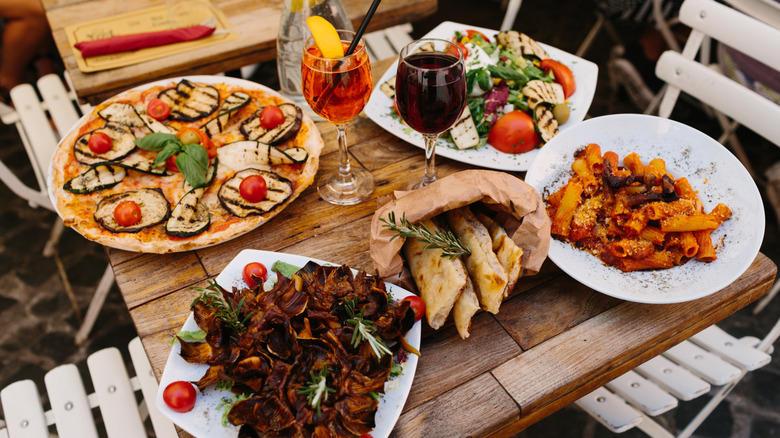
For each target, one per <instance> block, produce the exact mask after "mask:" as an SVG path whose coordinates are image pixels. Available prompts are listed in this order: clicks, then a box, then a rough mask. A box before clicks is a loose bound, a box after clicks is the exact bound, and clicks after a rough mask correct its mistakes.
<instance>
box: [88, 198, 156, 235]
mask: <svg viewBox="0 0 780 438" xmlns="http://www.w3.org/2000/svg"><path fill="white" fill-rule="evenodd" d="M124 201H133V202H135V203H136V204H138V206H140V207H141V220H140V222H138V223H136V224H135V225H131V226H129V227H123V226H121V225H119V224H118V223H117V221H116V219H114V208H116V206H117V205H119V203H121V202H124ZM170 214H171V205H170V204H169V203H168V200H167V199H165V196H164V195H163V193H162V190H160V189H140V190H137V191H132V192H123V193H117V194H115V195H111V196H108V197H105V198H103V199H102V200H100V202H99V203H98V205H97V208H96V209H95V213H94V214H93V217H94V218H95V221H96V222H98V223H99V224H100V225H101V226H102V227H103V228H105V229H107V230H108V231H111V232H113V233H137V232H138V231H141V230H142V229H144V228H146V227H150V226H152V225H157V224H159V223H162V222H163V221H164V220H166V219H168V216H170Z"/></svg>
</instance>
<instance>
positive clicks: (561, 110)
mask: <svg viewBox="0 0 780 438" xmlns="http://www.w3.org/2000/svg"><path fill="white" fill-rule="evenodd" d="M552 113H553V117H555V120H556V121H557V122H558V124H559V125H563V124H564V123H566V121H567V120H569V115H570V114H571V111H569V105H566V104H565V103H559V104H558V105H555V106H554V107H553V109H552Z"/></svg>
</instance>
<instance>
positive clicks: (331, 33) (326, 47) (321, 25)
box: [306, 15, 344, 58]
mask: <svg viewBox="0 0 780 438" xmlns="http://www.w3.org/2000/svg"><path fill="white" fill-rule="evenodd" d="M306 24H307V25H308V26H309V29H311V33H312V35H313V36H314V42H315V43H317V47H319V49H320V52H322V57H323V58H343V57H344V46H342V45H341V38H339V33H338V32H336V28H335V27H333V25H332V24H330V22H329V21H328V20H326V19H324V18H322V17H320V16H319V15H313V16H311V17H309V18H307V19H306Z"/></svg>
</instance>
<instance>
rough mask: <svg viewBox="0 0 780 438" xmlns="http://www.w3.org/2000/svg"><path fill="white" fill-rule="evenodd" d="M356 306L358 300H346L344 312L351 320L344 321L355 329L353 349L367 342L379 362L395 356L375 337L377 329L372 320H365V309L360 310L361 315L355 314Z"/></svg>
mask: <svg viewBox="0 0 780 438" xmlns="http://www.w3.org/2000/svg"><path fill="white" fill-rule="evenodd" d="M356 305H357V298H354V297H353V298H352V299H346V300H344V310H346V312H347V316H349V319H347V320H346V321H344V324H346V325H349V326H352V327H355V330H354V331H353V332H352V340H351V342H352V347H354V348H357V346H358V345H360V343H361V342H362V341H363V340H366V341H368V345H369V346H370V347H371V350H372V351H373V352H374V356H376V358H377V360H379V359H380V358H381V357H382V356H383V355H385V354H393V353H392V352H391V351H390V349H389V348H387V346H386V345H385V344H384V343H383V342H382V341H381V340H380V339H378V338H377V337H375V336H374V335H373V333H374V332H375V331H376V327H374V324H373V323H372V322H371V320H368V319H365V317H364V316H363V312H364V311H365V309H360V313H357V314H356V313H355V306H356Z"/></svg>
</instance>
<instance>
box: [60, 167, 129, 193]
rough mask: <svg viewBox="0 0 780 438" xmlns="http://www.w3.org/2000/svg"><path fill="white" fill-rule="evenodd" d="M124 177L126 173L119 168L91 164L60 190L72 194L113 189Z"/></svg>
mask: <svg viewBox="0 0 780 438" xmlns="http://www.w3.org/2000/svg"><path fill="white" fill-rule="evenodd" d="M125 175H127V172H126V171H125V169H124V168H123V167H121V166H114V165H111V164H108V163H99V164H93V165H92V166H90V168H89V169H87V170H86V171H85V172H84V173H82V174H81V175H79V176H77V177H75V178H73V179H71V180H70V181H68V182H66V183H65V185H63V186H62V188H63V189H65V190H67V191H69V192H72V193H78V194H83V193H92V192H96V191H98V190H103V189H108V188H111V187H114V186H115V185H117V184H119V183H120V182H122V180H123V179H125Z"/></svg>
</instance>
